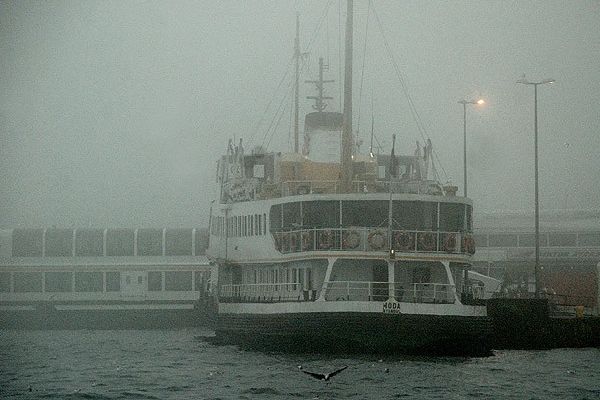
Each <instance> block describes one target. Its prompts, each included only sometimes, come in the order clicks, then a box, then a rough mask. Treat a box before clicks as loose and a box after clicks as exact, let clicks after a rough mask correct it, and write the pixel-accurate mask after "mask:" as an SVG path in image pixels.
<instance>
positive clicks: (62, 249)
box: [46, 229, 73, 257]
mask: <svg viewBox="0 0 600 400" xmlns="http://www.w3.org/2000/svg"><path fill="white" fill-rule="evenodd" d="M72 255H73V230H72V229H48V230H46V256H48V257H68V256H72Z"/></svg>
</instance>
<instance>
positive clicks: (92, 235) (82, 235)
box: [75, 229, 104, 256]
mask: <svg viewBox="0 0 600 400" xmlns="http://www.w3.org/2000/svg"><path fill="white" fill-rule="evenodd" d="M103 254H104V231H103V230H102V229H78V230H77V231H76V232H75V255H77V256H102V255H103Z"/></svg>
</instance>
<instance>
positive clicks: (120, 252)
mask: <svg viewBox="0 0 600 400" xmlns="http://www.w3.org/2000/svg"><path fill="white" fill-rule="evenodd" d="M106 255H107V256H132V255H133V230H131V229H109V230H108V231H107V232H106Z"/></svg>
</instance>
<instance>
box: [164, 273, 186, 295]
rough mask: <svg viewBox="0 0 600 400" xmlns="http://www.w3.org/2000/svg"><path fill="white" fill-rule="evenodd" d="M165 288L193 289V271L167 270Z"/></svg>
mask: <svg viewBox="0 0 600 400" xmlns="http://www.w3.org/2000/svg"><path fill="white" fill-rule="evenodd" d="M165 290H177V291H190V290H192V271H167V272H165Z"/></svg>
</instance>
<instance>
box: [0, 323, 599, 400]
mask: <svg viewBox="0 0 600 400" xmlns="http://www.w3.org/2000/svg"><path fill="white" fill-rule="evenodd" d="M211 334H212V332H210V331H207V330H202V329H183V330H116V331H103V330H98V331H85V330H73V331H56V330H54V331H0V399H258V398H260V399H397V398H409V399H410V398H413V399H467V398H481V399H550V398H555V399H598V398H600V350H599V349H591V348H587V349H555V350H548V351H516V350H512V351H496V352H495V355H494V356H492V357H485V358H424V357H423V358H421V357H399V356H393V357H392V356H390V357H383V358H381V356H343V355H337V356H332V355H319V354H309V355H298V354H285V353H278V352H268V353H265V352H254V351H246V350H242V349H239V348H237V347H235V346H216V345H213V344H210V343H207V342H206V341H205V340H204V338H203V337H204V336H207V335H211ZM346 365H347V366H348V368H347V369H346V370H344V371H343V372H341V373H339V374H338V375H336V376H334V377H333V378H332V379H330V380H329V381H319V380H316V379H314V378H312V377H311V376H309V375H308V374H304V373H303V372H302V371H311V372H319V373H326V372H331V371H334V370H336V369H338V368H340V367H343V366H346ZM300 367H301V368H300Z"/></svg>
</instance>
